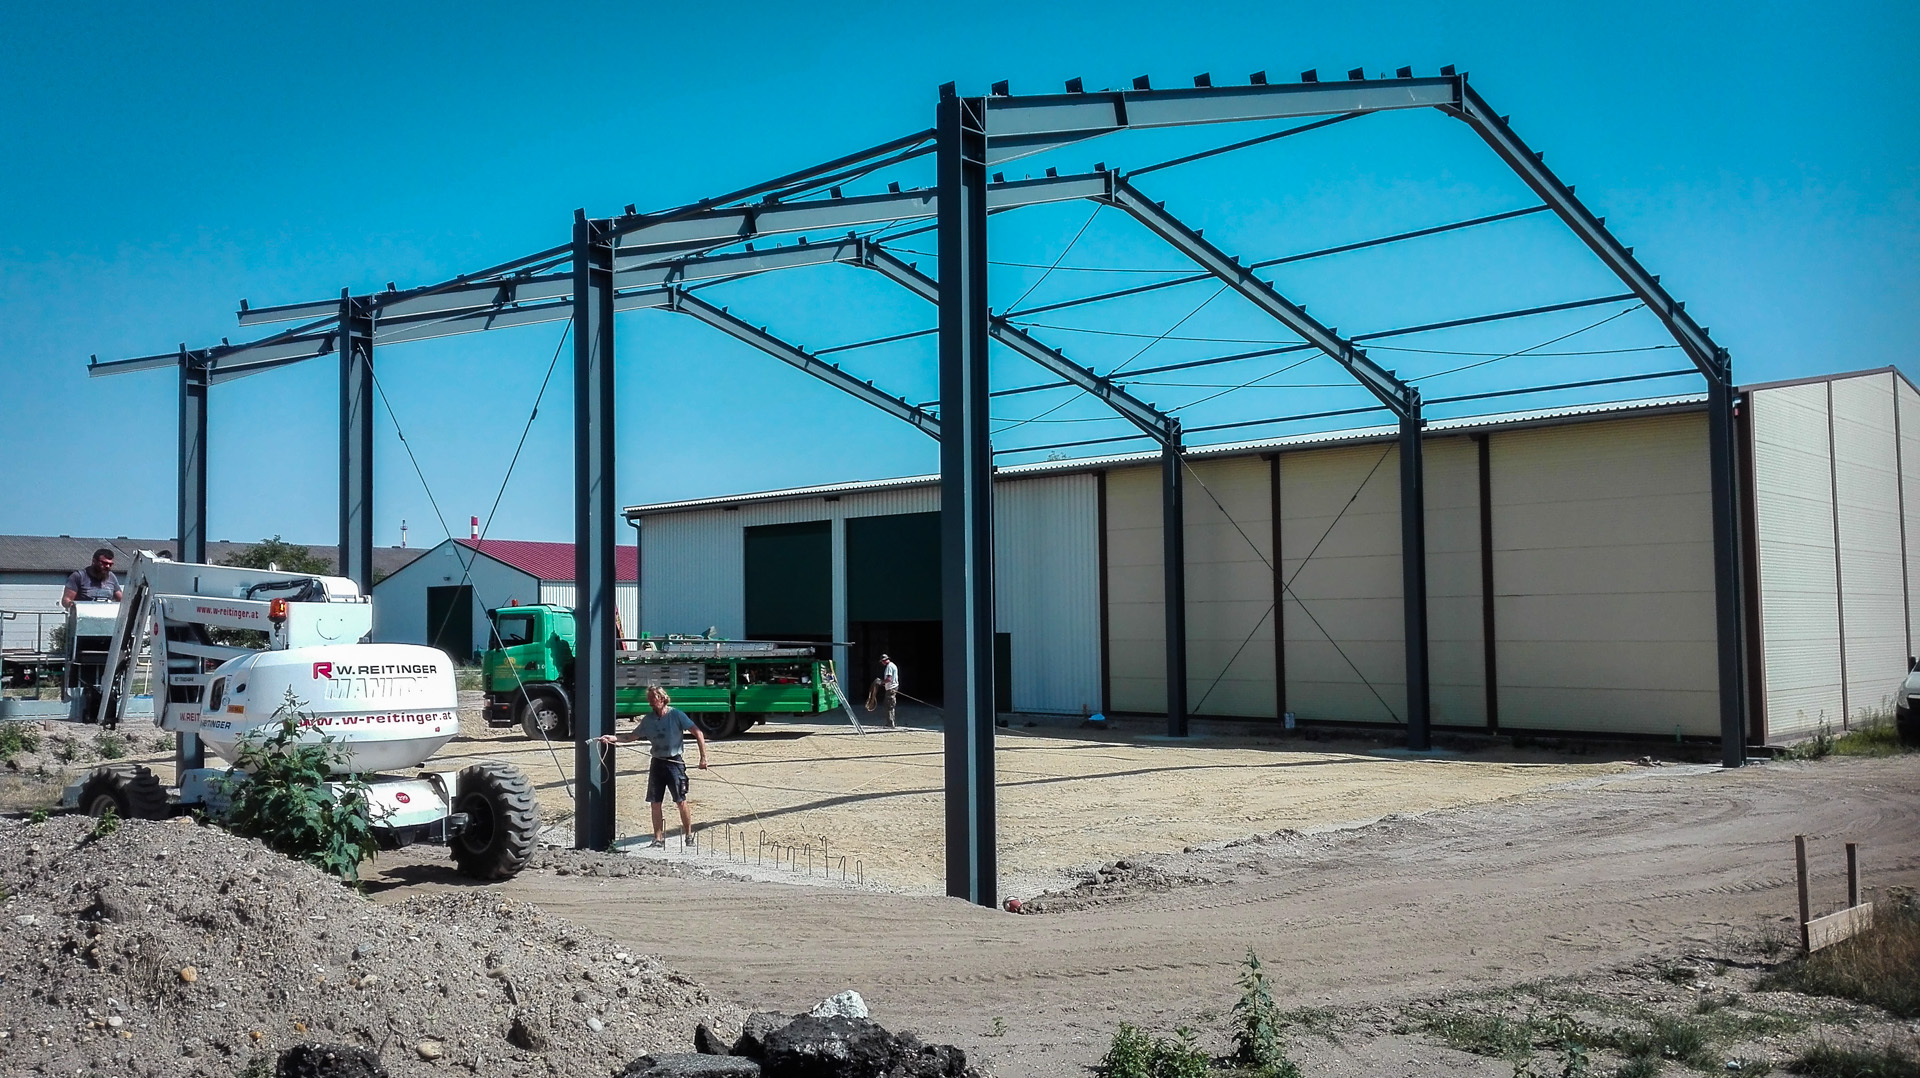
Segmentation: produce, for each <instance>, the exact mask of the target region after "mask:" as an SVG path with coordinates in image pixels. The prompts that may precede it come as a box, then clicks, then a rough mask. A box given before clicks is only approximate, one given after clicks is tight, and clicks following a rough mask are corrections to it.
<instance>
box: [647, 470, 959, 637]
mask: <svg viewBox="0 0 1920 1078" xmlns="http://www.w3.org/2000/svg"><path fill="white" fill-rule="evenodd" d="M939 508H940V491H939V488H937V487H913V488H909V489H906V490H883V491H874V492H871V493H849V494H847V495H845V496H844V497H839V498H836V499H835V500H833V501H827V500H826V499H825V498H797V499H793V500H791V501H770V502H764V503H752V502H750V503H748V504H746V505H742V506H740V507H739V508H737V509H696V510H693V511H690V512H684V513H661V514H659V515H656V516H649V517H644V518H642V520H641V523H640V589H641V596H640V620H641V622H642V624H644V626H645V627H646V630H647V632H649V633H652V634H654V635H656V636H659V635H663V634H666V633H685V632H701V631H704V630H705V629H706V628H707V627H709V626H712V627H714V628H717V629H718V630H719V631H720V635H722V636H726V637H733V638H738V637H742V636H745V635H746V620H747V612H746V604H747V596H746V581H745V572H746V562H745V559H746V553H745V547H744V543H745V537H744V534H743V533H744V529H746V528H750V527H756V526H758V525H761V524H797V523H801V522H804V521H809V520H844V519H845V518H847V517H867V516H886V515H889V514H893V513H930V512H933V511H934V510H937V509H939ZM835 535H836V537H840V536H842V533H841V531H840V530H839V529H837V528H836V529H835ZM834 555H835V558H836V564H839V563H844V561H845V558H846V543H845V540H844V538H836V542H835V545H834ZM836 591H837V592H844V591H845V588H844V586H842V587H840V588H837V589H836ZM844 605H845V599H844V596H842V598H840V599H838V600H836V605H835V607H834V609H835V611H836V617H840V618H844V617H845V611H844ZM844 630H845V626H844V625H843V624H842V625H841V626H840V628H838V629H837V630H836V632H843V631H844Z"/></svg>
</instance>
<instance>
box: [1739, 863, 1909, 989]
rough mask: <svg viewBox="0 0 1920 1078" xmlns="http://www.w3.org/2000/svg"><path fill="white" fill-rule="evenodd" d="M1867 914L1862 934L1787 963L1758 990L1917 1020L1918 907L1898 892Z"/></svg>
mask: <svg viewBox="0 0 1920 1078" xmlns="http://www.w3.org/2000/svg"><path fill="white" fill-rule="evenodd" d="M1873 912H1874V924H1873V927H1872V928H1871V929H1869V930H1868V931H1866V932H1862V933H1861V934H1859V935H1857V936H1855V937H1853V938H1852V939H1850V940H1846V941H1845V942H1842V943H1837V944H1835V945H1833V946H1832V947H1828V948H1825V949H1824V950H1820V951H1815V952H1814V953H1813V954H1811V955H1807V956H1805V957H1803V958H1796V959H1794V960H1792V961H1790V962H1787V963H1786V964H1784V965H1782V966H1780V967H1779V968H1777V969H1775V970H1774V971H1773V972H1772V973H1770V974H1768V975H1767V976H1766V977H1765V978H1763V979H1762V980H1761V982H1760V987H1761V988H1762V989H1766V990H1771V991H1788V992H1799V993H1801V994H1802V995H1808V996H1832V997H1835V998H1838V999H1850V1000H1854V1001H1856V1002H1859V1003H1869V1004H1872V1005H1873V1006H1876V1007H1880V1008H1883V1009H1885V1010H1886V1011H1888V1012H1889V1013H1891V1014H1893V1015H1894V1016H1896V1017H1899V1018H1920V908H1916V906H1915V904H1914V902H1913V898H1912V896H1911V895H1910V894H1907V893H1904V892H1901V893H1896V894H1893V895H1892V897H1891V899H1890V900H1889V901H1885V902H1880V903H1876V904H1875V905H1874V911H1873Z"/></svg>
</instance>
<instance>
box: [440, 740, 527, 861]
mask: <svg viewBox="0 0 1920 1078" xmlns="http://www.w3.org/2000/svg"><path fill="white" fill-rule="evenodd" d="M454 791H455V792H454V795H453V811H455V812H464V813H466V815H467V826H466V828H465V829H463V830H462V831H461V832H460V833H459V834H458V835H455V836H454V838H453V863H454V865H455V867H457V868H458V869H459V870H460V874H461V875H462V876H471V877H473V878H474V879H477V880H504V879H506V878H508V877H509V876H513V875H515V874H516V873H518V872H519V871H520V870H521V869H523V868H525V867H527V862H528V861H530V860H532V859H533V844H534V840H535V838H536V837H538V835H539V832H540V806H539V803H538V802H536V801H535V800H534V799H533V783H532V782H530V781H529V780H528V779H527V776H526V774H525V773H524V772H522V771H521V770H520V769H519V768H517V767H514V766H513V765H511V764H503V763H499V762H498V761H494V760H483V761H481V762H480V763H477V764H470V765H468V766H467V768H466V769H465V770H463V771H461V772H460V779H459V782H458V784H457V785H456V786H455V787H454Z"/></svg>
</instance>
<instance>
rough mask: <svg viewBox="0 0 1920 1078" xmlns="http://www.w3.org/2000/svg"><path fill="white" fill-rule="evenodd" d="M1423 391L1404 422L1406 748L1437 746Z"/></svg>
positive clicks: (1402, 529)
mask: <svg viewBox="0 0 1920 1078" xmlns="http://www.w3.org/2000/svg"><path fill="white" fill-rule="evenodd" d="M1419 392H1420V391H1419V390H1417V389H1415V390H1412V393H1413V414H1412V415H1410V416H1406V417H1404V418H1402V419H1401V420H1400V588H1401V590H1402V591H1403V592H1404V593H1405V603H1406V634H1407V748H1410V749H1412V750H1414V751H1415V752H1425V751H1426V750H1428V749H1430V748H1432V747H1433V736H1432V733H1431V732H1430V731H1429V729H1428V711H1427V709H1428V704H1429V701H1430V699H1431V692H1430V690H1429V688H1428V684H1427V679H1428V663H1427V494H1426V478H1425V476H1426V469H1425V468H1424V467H1423V466H1422V460H1421V456H1422V454H1421V448H1420V431H1421V428H1423V427H1425V426H1426V420H1424V419H1422V418H1421V417H1420V397H1419Z"/></svg>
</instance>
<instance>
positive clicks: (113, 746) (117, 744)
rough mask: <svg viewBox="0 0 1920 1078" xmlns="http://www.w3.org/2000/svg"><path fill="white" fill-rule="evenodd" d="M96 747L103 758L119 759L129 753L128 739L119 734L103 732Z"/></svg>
mask: <svg viewBox="0 0 1920 1078" xmlns="http://www.w3.org/2000/svg"><path fill="white" fill-rule="evenodd" d="M94 747H95V748H97V749H98V750H99V751H100V758H101V759H102V760H118V759H120V758H121V757H122V756H125V755H126V754H127V739H126V738H124V737H121V736H120V735H119V734H101V735H100V740H99V741H98V742H97V743H95V746H94Z"/></svg>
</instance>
